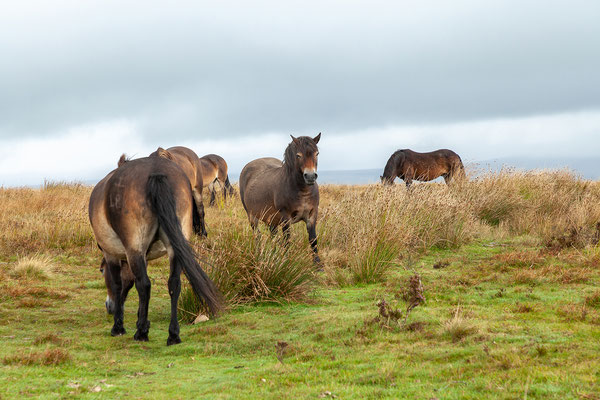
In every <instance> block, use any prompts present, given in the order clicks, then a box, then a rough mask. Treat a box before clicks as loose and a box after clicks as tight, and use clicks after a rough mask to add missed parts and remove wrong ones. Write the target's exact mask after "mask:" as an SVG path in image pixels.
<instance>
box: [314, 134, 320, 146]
mask: <svg viewBox="0 0 600 400" xmlns="http://www.w3.org/2000/svg"><path fill="white" fill-rule="evenodd" d="M320 139H321V132H319V134H318V135H317V136H315V137H314V138H313V141H314V142H315V144H317V143H319V140H320Z"/></svg>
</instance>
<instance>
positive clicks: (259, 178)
mask: <svg viewBox="0 0 600 400" xmlns="http://www.w3.org/2000/svg"><path fill="white" fill-rule="evenodd" d="M319 139H321V134H320V133H319V134H318V135H317V136H315V137H314V138H311V137H308V136H300V137H298V138H295V137H293V136H292V142H291V143H290V144H289V145H288V146H287V148H286V149H285V153H284V159H283V162H281V161H280V160H278V159H276V158H271V157H268V158H259V159H257V160H254V161H251V162H249V163H248V164H246V166H245V167H244V169H242V172H241V174H240V197H241V200H242V204H243V206H244V209H245V210H246V213H247V214H248V219H249V221H250V225H251V226H252V229H256V228H257V226H258V222H259V221H263V222H264V223H265V224H267V225H268V226H269V228H270V229H271V232H272V233H275V232H276V231H277V228H278V227H279V226H281V230H282V231H283V235H284V238H285V240H286V243H287V242H288V241H289V237H290V233H289V228H290V225H291V224H295V223H296V222H300V221H304V222H305V223H306V230H307V231H308V240H309V242H310V245H311V247H312V250H313V257H314V261H315V263H317V264H320V263H321V260H320V259H319V255H318V250H317V233H316V227H317V214H318V208H319V185H317V158H318V155H319V149H318V148H317V143H319Z"/></svg>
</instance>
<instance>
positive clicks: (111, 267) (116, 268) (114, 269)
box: [105, 258, 126, 336]
mask: <svg viewBox="0 0 600 400" xmlns="http://www.w3.org/2000/svg"><path fill="white" fill-rule="evenodd" d="M106 264H107V265H108V271H106V272H105V273H109V274H111V277H112V279H111V280H112V288H111V289H112V292H113V296H114V297H115V302H114V306H115V312H114V324H113V327H112V329H111V330H110V334H111V335H112V336H121V335H124V334H125V333H126V331H125V328H124V327H123V303H124V300H123V295H122V289H123V284H122V282H121V263H120V262H119V261H115V260H109V259H108V258H106Z"/></svg>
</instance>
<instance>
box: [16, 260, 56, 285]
mask: <svg viewBox="0 0 600 400" xmlns="http://www.w3.org/2000/svg"><path fill="white" fill-rule="evenodd" d="M54 269H55V264H54V262H53V261H52V258H51V257H49V256H47V255H32V256H25V257H22V258H20V259H19V260H18V261H17V262H16V263H15V265H14V266H13V267H12V269H11V270H10V273H9V275H10V277H11V278H14V279H36V280H46V279H50V278H51V277H52V275H53V270H54Z"/></svg>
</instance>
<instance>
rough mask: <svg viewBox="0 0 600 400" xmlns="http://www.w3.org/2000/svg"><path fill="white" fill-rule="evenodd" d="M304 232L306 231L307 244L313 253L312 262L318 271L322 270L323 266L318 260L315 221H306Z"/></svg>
mask: <svg viewBox="0 0 600 400" xmlns="http://www.w3.org/2000/svg"><path fill="white" fill-rule="evenodd" d="M306 230H307V231H308V242H309V243H310V247H311V248H312V251H313V260H314V262H315V264H317V266H318V267H319V270H322V269H323V265H322V263H321V259H320V258H319V250H318V248H317V221H310V220H309V221H306Z"/></svg>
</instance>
